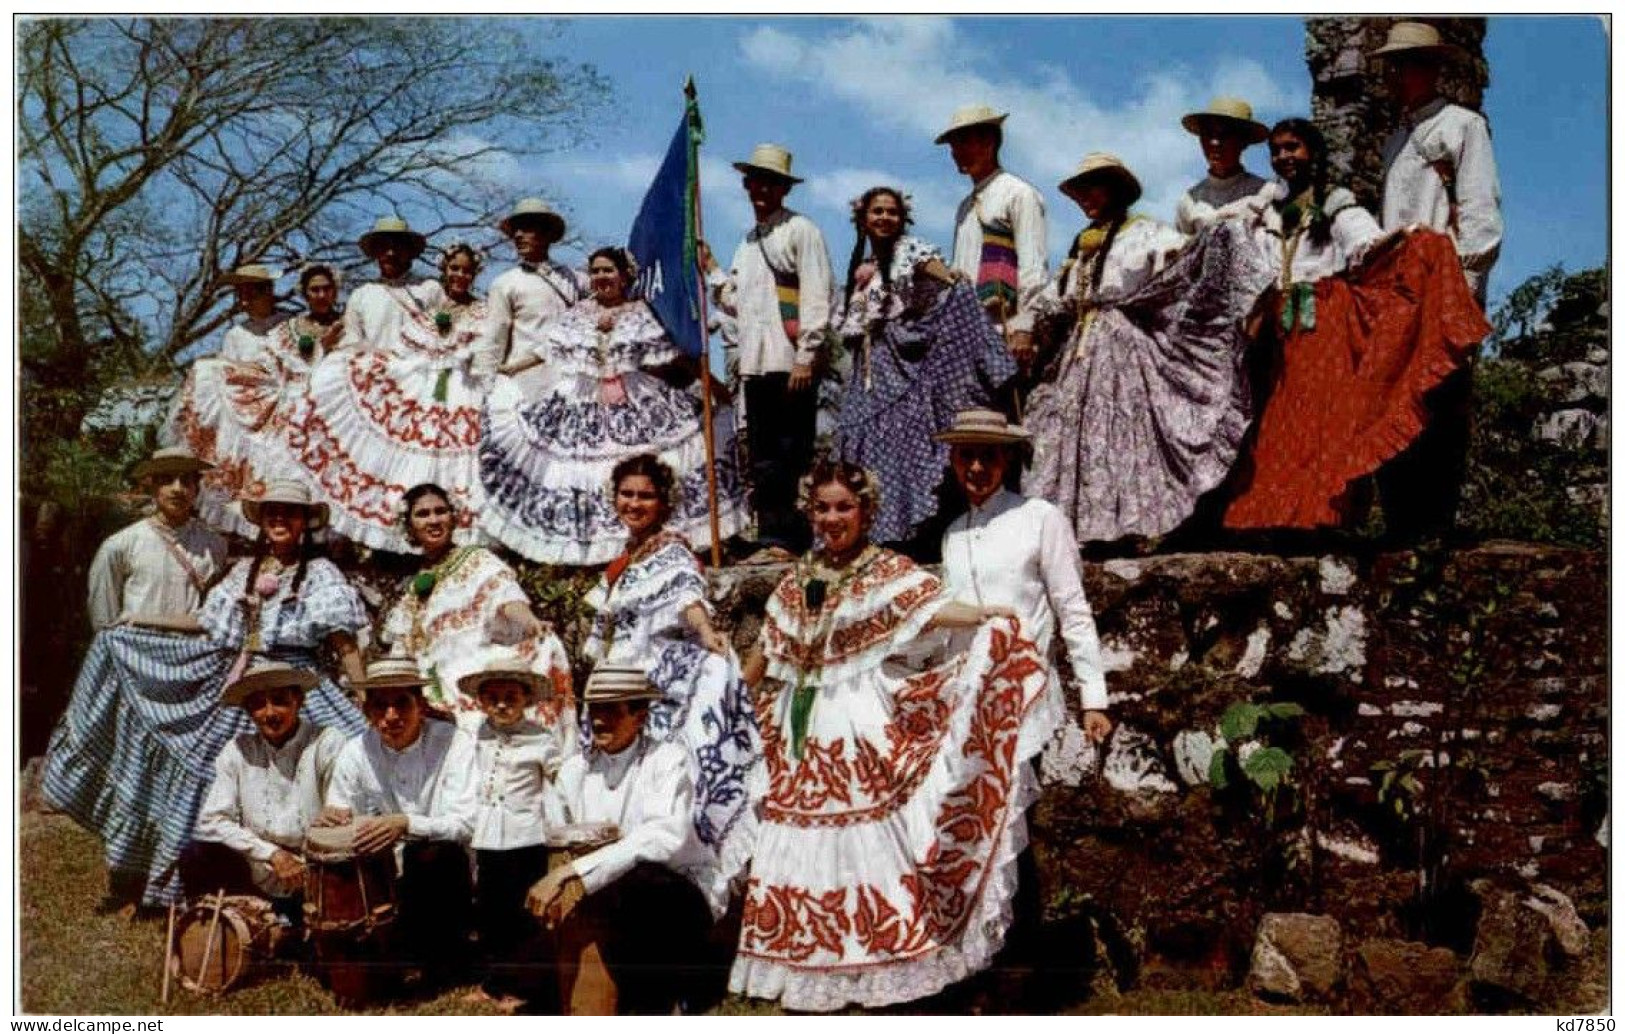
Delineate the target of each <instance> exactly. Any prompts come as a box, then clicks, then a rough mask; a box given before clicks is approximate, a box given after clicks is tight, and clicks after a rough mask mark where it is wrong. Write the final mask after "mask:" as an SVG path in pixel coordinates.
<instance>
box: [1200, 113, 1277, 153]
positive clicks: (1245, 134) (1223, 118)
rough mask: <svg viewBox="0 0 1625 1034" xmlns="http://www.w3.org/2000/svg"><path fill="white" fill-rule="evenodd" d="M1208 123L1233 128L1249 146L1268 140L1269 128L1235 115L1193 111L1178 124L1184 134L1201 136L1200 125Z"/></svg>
mask: <svg viewBox="0 0 1625 1034" xmlns="http://www.w3.org/2000/svg"><path fill="white" fill-rule="evenodd" d="M1208 121H1212V122H1223V123H1225V124H1227V125H1230V126H1233V127H1235V129H1236V130H1237V131H1238V132H1239V133H1240V134H1241V138H1242V139H1243V140H1245V141H1247V143H1248V145H1249V146H1251V145H1252V144H1261V143H1263V142H1264V141H1265V140H1267V139H1269V135H1270V127H1268V126H1266V125H1264V123H1262V122H1254V121H1253V120H1252V119H1247V118H1239V117H1237V116H1235V115H1220V114H1218V113H1217V112H1212V111H1193V112H1191V113H1190V114H1189V115H1186V116H1185V117H1184V118H1182V119H1180V120H1179V124H1180V125H1182V126H1184V127H1185V132H1187V133H1191V134H1193V135H1195V136H1201V135H1202V123H1204V122H1208Z"/></svg>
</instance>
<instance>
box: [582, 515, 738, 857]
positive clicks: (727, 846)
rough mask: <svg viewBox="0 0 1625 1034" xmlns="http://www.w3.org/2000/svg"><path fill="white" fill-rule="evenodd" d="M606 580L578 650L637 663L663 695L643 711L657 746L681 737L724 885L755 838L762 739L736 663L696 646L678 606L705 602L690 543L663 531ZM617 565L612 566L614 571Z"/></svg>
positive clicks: (700, 822) (705, 839) (704, 838)
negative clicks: (755, 800) (589, 631)
mask: <svg viewBox="0 0 1625 1034" xmlns="http://www.w3.org/2000/svg"><path fill="white" fill-rule="evenodd" d="M628 560H629V562H628V563H626V565H625V567H624V568H622V569H620V570H619V573H618V576H617V577H615V578H614V580H613V581H611V578H610V574H608V573H606V575H605V576H604V577H603V578H602V579H600V580H599V582H598V584H597V585H596V586H595V587H594V588H593V590H592V592H590V593H589V594H588V595H587V603H588V605H590V606H591V607H592V608H593V610H594V612H595V616H594V618H593V626H592V634H591V636H590V637H589V638H588V640H587V643H586V645H585V646H584V647H583V648H582V652H583V653H585V654H586V655H587V656H589V657H591V658H592V659H593V660H594V661H596V662H598V663H611V664H632V665H638V666H641V667H644V668H645V669H646V670H647V671H648V673H649V680H650V681H651V682H653V683H654V684H655V686H656V687H658V688H659V690H660V692H661V693H663V694H664V699H662V700H661V701H659V702H658V703H656V704H654V705H653V706H652V707H651V708H650V710H649V721H648V725H647V731H648V733H649V735H650V736H651V737H652V738H653V739H654V740H656V741H657V742H666V741H668V740H678V741H680V742H681V743H683V744H684V745H685V746H686V747H687V748H688V752H689V755H690V757H691V758H692V759H693V763H694V831H695V833H696V834H697V835H698V836H699V839H700V842H701V843H703V844H705V845H706V846H707V847H708V848H710V849H711V850H713V851H715V852H716V856H717V862H718V866H719V877H720V879H721V881H723V884H726V882H727V881H728V880H730V879H732V878H733V877H734V876H736V875H738V874H739V873H740V872H741V871H742V870H743V868H744V866H745V863H746V862H747V861H748V860H749V859H750V854H751V850H752V849H753V847H754V844H755V839H756V818H755V815H754V813H753V811H752V809H751V799H752V797H753V796H755V794H754V793H753V787H757V784H758V783H759V782H760V781H761V780H762V778H763V776H762V767H761V764H762V740H761V734H760V733H759V732H758V731H757V728H756V712H755V709H754V706H753V705H752V703H751V698H750V690H749V689H748V688H747V687H746V686H745V683H744V681H743V680H742V679H741V677H740V671H739V659H738V658H737V657H735V656H734V655H733V654H732V652H730V653H729V654H728V656H726V657H720V656H718V655H716V654H714V653H711V652H710V651H709V650H707V649H706V648H705V647H704V646H702V645H700V643H699V640H698V639H697V637H696V636H695V634H694V632H693V630H692V629H690V628H689V626H688V623H687V622H685V621H684V620H683V611H685V610H687V609H688V608H689V607H690V606H691V605H693V604H695V603H698V604H700V605H701V606H703V607H705V608H706V611H707V613H709V612H710V605H709V604H708V603H707V602H706V587H705V575H704V574H703V573H702V571H701V569H700V563H699V560H697V559H696V558H695V556H694V553H693V551H692V550H691V549H690V548H689V545H688V542H687V541H686V540H685V539H684V538H683V537H682V536H681V535H677V534H674V533H671V532H661V533H660V534H659V535H657V536H656V537H655V538H653V539H651V540H649V541H648V542H646V543H645V544H644V545H643V546H642V547H640V548H639V549H638V550H636V551H635V552H633V553H632V554H631V555H630V557H629V558H628ZM618 568H620V564H619V563H618V562H617V563H616V564H612V565H611V566H610V572H612V573H613V572H616V571H617V569H618Z"/></svg>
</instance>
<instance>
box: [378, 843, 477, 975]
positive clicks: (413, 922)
mask: <svg viewBox="0 0 1625 1034" xmlns="http://www.w3.org/2000/svg"><path fill="white" fill-rule="evenodd" d="M473 900H474V881H473V877H472V875H471V874H470V872H469V867H468V852H467V851H466V850H465V849H464V847H463V845H462V844H454V843H451V842H449V841H444V840H417V841H413V842H411V843H408V844H407V845H406V848H405V850H404V852H403V857H402V861H401V880H400V883H399V884H398V885H397V886H396V903H397V904H398V905H399V908H400V912H399V918H398V920H397V924H398V925H397V928H396V931H397V934H398V940H396V942H395V944H396V950H397V951H398V952H399V953H400V954H401V955H402V956H404V958H405V959H406V960H407V961H410V962H415V963H418V964H420V965H422V966H423V967H424V968H425V969H433V970H439V971H445V970H450V969H453V968H456V967H457V966H458V965H460V964H461V963H464V962H466V961H467V957H468V920H469V915H470V913H471V912H472V911H473V908H472V906H473Z"/></svg>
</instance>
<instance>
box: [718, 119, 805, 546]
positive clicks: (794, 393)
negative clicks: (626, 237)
mask: <svg viewBox="0 0 1625 1034" xmlns="http://www.w3.org/2000/svg"><path fill="white" fill-rule="evenodd" d="M790 163H791V154H790V152H789V151H787V150H785V149H784V148H783V147H780V146H779V145H777V144H758V145H757V146H756V149H755V150H754V151H752V152H751V156H750V158H749V159H748V160H746V161H742V162H735V163H734V168H736V169H738V170H739V171H740V172H742V173H744V187H745V193H746V194H748V195H749V196H750V204H751V208H752V210H753V211H754V212H755V215H756V225H755V226H754V227H753V228H752V229H751V230H750V232H749V233H747V234H746V235H745V239H744V241H742V242H741V243H740V245H739V248H738V249H737V250H736V251H735V252H734V258H733V263H732V265H731V267H730V268H729V271H728V272H727V274H724V273H723V272H722V270H721V269H720V268H719V267H718V266H717V264H716V261H715V260H714V259H713V258H712V256H711V252H710V249H709V248H707V247H705V245H704V243H703V242H702V243H701V245H700V257H701V261H702V262H704V263H705V266H706V272H707V274H708V279H709V282H710V285H711V288H712V291H713V296H714V297H715V299H716V301H717V304H718V305H719V306H720V307H721V308H722V309H723V311H725V312H726V313H727V314H728V315H730V316H732V317H734V319H735V320H736V321H737V327H738V336H739V374H740V377H741V379H742V380H743V381H744V391H745V414H746V424H745V434H746V441H747V442H748V443H749V448H750V470H751V484H752V492H753V494H752V500H753V503H754V507H755V510H756V527H757V542H758V544H759V545H760V547H761V549H762V552H761V553H759V554H758V556H760V557H761V558H762V559H772V560H778V559H785V560H789V559H793V558H794V556H793V555H794V554H796V553H800V552H801V551H803V550H804V549H806V548H807V546H808V544H809V542H810V538H811V537H810V534H809V531H808V528H807V524H806V521H805V520H804V519H803V518H802V517H801V515H800V514H799V513H798V512H797V511H796V505H795V503H796V483H797V481H798V480H799V479H800V477H801V475H802V473H803V472H804V471H805V470H806V469H807V467H808V465H809V464H810V463H811V462H812V456H813V444H814V440H815V438H816V436H817V425H818V374H817V368H818V364H819V362H820V361H821V360H822V359H823V358H824V357H823V354H822V350H823V348H824V342H825V332H826V330H827V329H828V327H829V319H830V309H831V305H830V300H831V286H832V285H831V277H830V265H829V250H828V248H826V247H825V245H824V236H823V234H822V233H820V232H819V230H818V227H817V226H815V225H813V222H812V220H810V219H808V218H807V217H806V216H804V215H800V214H798V213H796V212H793V211H791V210H790V209H788V208H785V207H784V198H785V196H786V195H787V194H789V193H790V189H791V188H792V187H793V186H795V185H796V184H797V183H800V182H801V180H800V179H799V178H798V177H796V176H793V175H791V173H790Z"/></svg>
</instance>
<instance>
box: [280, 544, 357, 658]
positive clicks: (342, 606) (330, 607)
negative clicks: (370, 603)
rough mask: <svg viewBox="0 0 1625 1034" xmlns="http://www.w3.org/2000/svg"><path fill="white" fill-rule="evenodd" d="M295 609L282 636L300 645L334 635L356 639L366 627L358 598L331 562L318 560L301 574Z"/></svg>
mask: <svg viewBox="0 0 1625 1034" xmlns="http://www.w3.org/2000/svg"><path fill="white" fill-rule="evenodd" d="M295 606H296V607H297V609H296V611H295V613H294V615H293V620H290V621H289V622H288V624H287V626H286V628H285V629H284V631H283V634H284V635H286V636H290V637H291V638H292V639H293V640H295V641H296V642H297V643H299V644H300V645H306V646H314V645H316V644H317V643H320V642H321V641H322V640H324V639H326V638H327V637H328V636H330V635H332V634H333V633H335V632H347V633H349V634H350V635H357V634H358V633H360V632H361V631H362V629H364V628H366V627H367V624H368V621H367V608H366V607H365V605H363V604H362V602H361V594H360V593H359V592H357V591H356V589H355V586H353V585H351V584H350V583H349V581H348V580H347V579H346V578H345V577H344V575H343V574H341V573H340V572H339V569H338V568H337V567H334V566H333V564H332V562H331V561H328V560H323V559H321V558H319V557H318V558H317V559H315V560H312V561H310V564H309V566H308V567H307V568H306V570H305V582H304V584H303V585H301V586H300V587H299V600H298V602H297V604H296V605H295Z"/></svg>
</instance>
